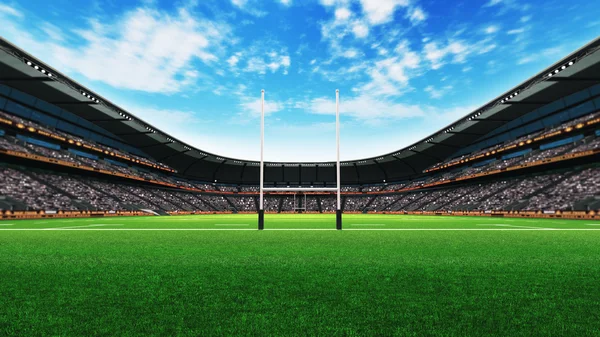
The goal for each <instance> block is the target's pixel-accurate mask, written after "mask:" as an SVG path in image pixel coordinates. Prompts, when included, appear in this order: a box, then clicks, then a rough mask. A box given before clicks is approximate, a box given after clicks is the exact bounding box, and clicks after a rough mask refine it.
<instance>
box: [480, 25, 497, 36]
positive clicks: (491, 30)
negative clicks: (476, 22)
mask: <svg viewBox="0 0 600 337" xmlns="http://www.w3.org/2000/svg"><path fill="white" fill-rule="evenodd" d="M499 30H500V27H498V26H497V25H489V26H487V27H485V29H484V30H483V31H484V32H485V33H486V34H494V33H496V32H497V31H499Z"/></svg>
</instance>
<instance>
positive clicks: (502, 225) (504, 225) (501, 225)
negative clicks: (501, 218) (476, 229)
mask: <svg viewBox="0 0 600 337" xmlns="http://www.w3.org/2000/svg"><path fill="white" fill-rule="evenodd" d="M477 226H497V227H512V228H530V229H555V228H546V227H533V226H517V225H508V224H503V223H500V224H487V223H486V224H477Z"/></svg>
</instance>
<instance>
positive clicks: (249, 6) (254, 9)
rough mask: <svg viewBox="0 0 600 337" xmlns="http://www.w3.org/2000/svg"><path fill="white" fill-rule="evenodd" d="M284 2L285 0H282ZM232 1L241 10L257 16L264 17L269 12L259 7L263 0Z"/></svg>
mask: <svg viewBox="0 0 600 337" xmlns="http://www.w3.org/2000/svg"><path fill="white" fill-rule="evenodd" d="M281 2H282V3H283V2H284V1H281ZM231 3H232V4H233V5H234V6H235V7H237V8H239V9H240V10H242V11H244V12H246V13H248V14H250V15H253V16H257V17H263V16H265V15H267V12H265V11H263V10H260V9H258V7H259V6H260V4H261V1H257V0H231Z"/></svg>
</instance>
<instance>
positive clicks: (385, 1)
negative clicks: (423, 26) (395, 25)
mask: <svg viewBox="0 0 600 337" xmlns="http://www.w3.org/2000/svg"><path fill="white" fill-rule="evenodd" d="M360 3H361V5H362V9H363V12H364V13H365V15H366V17H367V19H368V20H369V23H371V24H372V25H380V24H382V23H387V22H389V21H391V20H392V18H393V16H394V12H395V11H396V9H397V8H398V7H407V6H408V5H409V1H408V0H360Z"/></svg>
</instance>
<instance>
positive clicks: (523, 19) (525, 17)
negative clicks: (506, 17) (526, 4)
mask: <svg viewBox="0 0 600 337" xmlns="http://www.w3.org/2000/svg"><path fill="white" fill-rule="evenodd" d="M529 20H531V15H525V16H522V17H521V19H519V22H521V23H527V22H529Z"/></svg>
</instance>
